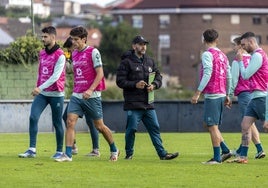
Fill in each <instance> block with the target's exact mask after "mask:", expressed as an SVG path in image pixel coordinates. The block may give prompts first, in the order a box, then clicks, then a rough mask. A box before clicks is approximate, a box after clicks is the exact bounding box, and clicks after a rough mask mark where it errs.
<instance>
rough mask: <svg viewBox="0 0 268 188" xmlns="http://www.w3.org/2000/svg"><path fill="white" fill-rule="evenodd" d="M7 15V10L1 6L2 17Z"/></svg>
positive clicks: (0, 13) (0, 14)
mask: <svg viewBox="0 0 268 188" xmlns="http://www.w3.org/2000/svg"><path fill="white" fill-rule="evenodd" d="M5 15H6V8H5V7H3V6H0V16H5Z"/></svg>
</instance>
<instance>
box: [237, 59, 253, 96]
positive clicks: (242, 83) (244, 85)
mask: <svg viewBox="0 0 268 188" xmlns="http://www.w3.org/2000/svg"><path fill="white" fill-rule="evenodd" d="M250 57H251V56H250V55H249V54H243V64H244V67H247V66H248V63H249V61H250ZM235 60H236V61H237V59H235ZM244 91H250V87H249V80H244V79H243V78H242V76H241V74H239V77H238V82H237V85H236V87H235V90H234V95H235V96H238V95H239V93H241V92H244Z"/></svg>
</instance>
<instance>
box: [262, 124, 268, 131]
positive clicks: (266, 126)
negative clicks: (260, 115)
mask: <svg viewBox="0 0 268 188" xmlns="http://www.w3.org/2000/svg"><path fill="white" fill-rule="evenodd" d="M263 129H264V132H268V121H264V124H263Z"/></svg>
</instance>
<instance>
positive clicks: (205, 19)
mask: <svg viewBox="0 0 268 188" xmlns="http://www.w3.org/2000/svg"><path fill="white" fill-rule="evenodd" d="M202 19H203V22H204V23H211V22H212V15H211V14H203V16H202Z"/></svg>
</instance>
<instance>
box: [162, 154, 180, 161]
mask: <svg viewBox="0 0 268 188" xmlns="http://www.w3.org/2000/svg"><path fill="white" fill-rule="evenodd" d="M178 156H179V152H176V153H167V154H166V155H165V156H164V157H160V160H171V159H175V158H176V157H178Z"/></svg>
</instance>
